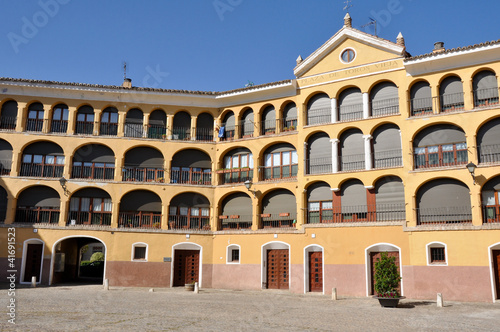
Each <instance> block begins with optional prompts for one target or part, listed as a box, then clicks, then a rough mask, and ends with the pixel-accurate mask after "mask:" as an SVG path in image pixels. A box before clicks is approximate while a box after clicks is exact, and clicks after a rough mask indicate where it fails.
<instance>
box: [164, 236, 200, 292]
mask: <svg viewBox="0 0 500 332" xmlns="http://www.w3.org/2000/svg"><path fill="white" fill-rule="evenodd" d="M172 257H173V258H174V259H173V261H174V262H173V264H172V274H171V275H172V279H171V281H170V284H171V285H172V287H177V286H184V285H185V284H190V283H193V282H198V284H199V286H200V287H201V286H202V280H203V279H202V275H203V273H202V268H201V267H202V266H203V248H202V246H200V245H198V244H195V243H186V242H183V243H178V244H176V245H174V246H173V247H172Z"/></svg>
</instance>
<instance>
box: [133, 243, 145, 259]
mask: <svg viewBox="0 0 500 332" xmlns="http://www.w3.org/2000/svg"><path fill="white" fill-rule="evenodd" d="M137 247H140V248H146V254H145V255H144V258H139V259H136V258H134V256H135V248H137ZM148 247H149V246H148V244H147V243H144V242H136V243H134V244H132V254H131V257H130V260H131V261H133V262H147V261H148V253H149V248H148Z"/></svg>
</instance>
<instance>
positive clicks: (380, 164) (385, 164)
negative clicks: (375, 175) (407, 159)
mask: <svg viewBox="0 0 500 332" xmlns="http://www.w3.org/2000/svg"><path fill="white" fill-rule="evenodd" d="M373 161H374V167H375V168H390V167H400V166H403V157H402V152H401V149H397V150H387V151H379V152H377V153H375V154H374V158H373Z"/></svg>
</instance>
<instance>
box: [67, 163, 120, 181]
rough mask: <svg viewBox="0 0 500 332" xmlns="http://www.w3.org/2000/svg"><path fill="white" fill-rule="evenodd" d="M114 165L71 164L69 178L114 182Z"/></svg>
mask: <svg viewBox="0 0 500 332" xmlns="http://www.w3.org/2000/svg"><path fill="white" fill-rule="evenodd" d="M114 176H115V165H114V164H107V163H89V162H79V161H75V162H73V166H72V170H71V178H73V179H94V180H114Z"/></svg>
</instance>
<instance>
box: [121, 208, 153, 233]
mask: <svg viewBox="0 0 500 332" xmlns="http://www.w3.org/2000/svg"><path fill="white" fill-rule="evenodd" d="M161 219H162V216H161V213H159V212H145V211H125V212H120V213H119V215H118V227H124V228H156V229H160V228H161Z"/></svg>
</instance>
